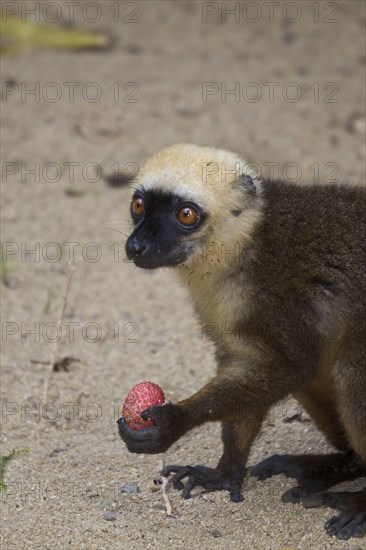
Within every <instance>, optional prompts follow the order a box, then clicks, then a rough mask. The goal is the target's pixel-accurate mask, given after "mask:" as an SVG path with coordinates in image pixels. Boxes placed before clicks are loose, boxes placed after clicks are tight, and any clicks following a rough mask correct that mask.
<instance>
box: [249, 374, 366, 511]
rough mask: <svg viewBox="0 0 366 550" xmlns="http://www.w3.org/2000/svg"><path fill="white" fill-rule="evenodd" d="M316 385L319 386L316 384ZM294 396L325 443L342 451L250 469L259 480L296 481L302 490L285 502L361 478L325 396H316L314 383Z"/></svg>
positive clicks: (286, 457)
mask: <svg viewBox="0 0 366 550" xmlns="http://www.w3.org/2000/svg"><path fill="white" fill-rule="evenodd" d="M317 385H318V386H319V381H317ZM326 387H329V385H328V386H326ZM294 396H295V397H296V399H297V400H298V401H299V402H300V403H301V405H302V406H303V407H304V408H305V410H306V411H307V412H308V413H309V414H310V416H311V417H312V419H313V421H314V422H315V424H316V425H317V426H318V428H319V429H320V430H321V431H322V432H323V433H324V434H325V436H326V437H327V439H328V440H329V441H330V442H331V443H332V444H333V445H334V446H335V447H336V448H337V449H339V450H342V451H344V452H340V453H333V454H330V455H310V454H308V455H307V454H304V455H299V456H293V455H283V456H279V455H275V456H272V457H269V458H267V459H265V460H263V461H262V462H260V463H259V464H257V465H255V466H254V467H253V468H252V475H254V476H257V477H258V478H259V479H267V478H269V477H272V476H273V475H277V474H285V475H286V476H287V477H291V478H295V479H297V481H298V482H299V483H300V484H301V486H300V487H296V488H295V489H292V490H290V491H288V492H287V493H285V495H286V496H285V497H284V500H286V501H291V502H298V501H299V500H301V498H302V497H304V496H306V495H307V494H311V493H314V492H318V491H321V490H324V489H327V488H329V487H331V486H333V485H335V484H337V483H340V482H341V481H345V480H348V479H353V478H355V477H358V476H359V475H360V474H359V471H358V470H359V467H358V465H357V464H355V463H354V455H353V452H352V451H351V449H350V446H349V444H348V442H347V439H346V434H345V430H344V428H343V426H342V424H341V421H340V419H339V416H338V413H337V411H336V410H335V406H334V404H333V403H332V402H331V401H330V400H329V399H328V398H327V396H325V395H323V396H321V395H320V392H319V390H318V391H316V392H315V384H314V383H313V384H310V385H309V386H308V387H307V388H306V389H304V390H302V391H301V392H298V393H296V394H295V395H294Z"/></svg>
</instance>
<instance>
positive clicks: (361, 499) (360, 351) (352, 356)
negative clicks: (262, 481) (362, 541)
mask: <svg viewBox="0 0 366 550" xmlns="http://www.w3.org/2000/svg"><path fill="white" fill-rule="evenodd" d="M365 335H366V327H364V330H363V331H361V332H360V334H359V338H358V339H356V338H354V339H353V341H352V342H349V347H347V350H345V352H344V353H343V354H342V357H341V358H340V360H339V361H338V362H337V364H336V368H335V379H336V388H337V396H338V404H339V412H340V417H341V420H342V423H343V425H344V426H345V430H346V433H347V436H348V440H349V442H350V444H351V446H352V448H353V449H354V451H355V452H356V453H357V455H358V456H359V457H361V460H362V461H363V465H364V471H363V475H364V476H366V400H365V396H366V375H365V374H366V345H365ZM361 487H362V489H361V490H360V491H355V492H340V493H321V494H320V495H319V496H318V498H317V499H316V498H315V499H312V500H310V501H309V502H308V505H309V506H323V505H325V506H330V507H332V508H336V509H338V510H340V511H341V512H342V513H341V514H338V515H337V516H334V517H333V518H331V519H330V520H329V521H328V522H327V523H326V525H325V529H326V531H327V533H328V534H329V535H335V536H336V537H338V538H340V539H348V538H350V537H363V536H366V479H365V480H364V481H363V483H362V484H361Z"/></svg>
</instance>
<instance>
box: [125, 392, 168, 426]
mask: <svg viewBox="0 0 366 550" xmlns="http://www.w3.org/2000/svg"><path fill="white" fill-rule="evenodd" d="M164 400H165V398H164V392H163V390H162V389H161V388H160V387H159V386H158V385H157V384H153V383H152V382H140V384H136V386H134V387H133V388H132V390H130V392H129V393H128V395H127V397H126V399H125V402H124V404H123V407H122V416H123V417H124V419H125V420H126V422H127V424H128V425H129V426H130V427H131V428H133V429H134V430H144V429H145V428H149V427H150V426H154V425H155V420H154V419H153V418H150V419H149V420H143V419H142V418H141V416H140V415H141V413H142V412H143V411H144V410H146V409H148V408H149V407H155V406H156V405H162V404H163V403H164Z"/></svg>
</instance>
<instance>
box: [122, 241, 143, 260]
mask: <svg viewBox="0 0 366 550" xmlns="http://www.w3.org/2000/svg"><path fill="white" fill-rule="evenodd" d="M146 248H147V245H146V244H142V243H139V242H138V241H136V240H135V239H132V240H131V241H128V242H127V244H126V252H127V256H129V257H130V258H134V257H135V256H141V254H143V253H144V252H145V250H146Z"/></svg>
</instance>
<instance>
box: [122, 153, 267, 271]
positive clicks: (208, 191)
mask: <svg viewBox="0 0 366 550" xmlns="http://www.w3.org/2000/svg"><path fill="white" fill-rule="evenodd" d="M249 174H250V172H249V170H248V168H247V166H246V163H245V161H244V160H243V159H242V158H241V157H239V156H238V155H236V154H235V153H230V152H229V151H225V150H222V149H214V148H210V147H199V146H197V145H190V144H178V145H173V146H171V147H167V148H166V149H162V150H161V151H159V152H158V153H156V154H155V155H154V156H152V157H150V158H149V159H148V160H147V161H146V163H145V165H144V168H143V170H142V171H141V173H140V175H139V178H138V182H137V187H136V188H135V193H134V194H133V196H132V201H131V210H130V212H131V217H132V221H133V224H134V225H135V228H134V230H133V232H132V234H131V235H130V237H129V238H128V240H127V243H126V253H127V257H128V258H129V259H130V260H133V261H134V263H135V264H136V265H137V266H138V267H143V268H145V269H153V268H156V267H165V266H177V265H179V264H183V263H185V264H184V265H185V266H186V267H188V261H189V265H190V267H192V266H193V264H194V265H195V266H196V264H197V263H199V262H201V261H202V258H204V257H205V254H203V252H204V251H205V250H207V249H210V250H218V249H222V247H224V248H227V249H229V248H230V247H234V248H235V247H236V244H237V243H238V242H239V241H240V242H243V241H244V240H245V239H246V238H247V236H248V234H249V233H250V232H251V230H252V228H253V226H254V221H255V220H256V219H257V215H258V211H259V210H258V208H257V202H258V193H257V190H258V189H257V187H258V186H257V185H256V184H254V182H253V179H252V178H251V177H250V175H249ZM219 260H220V259H217V261H219Z"/></svg>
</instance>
